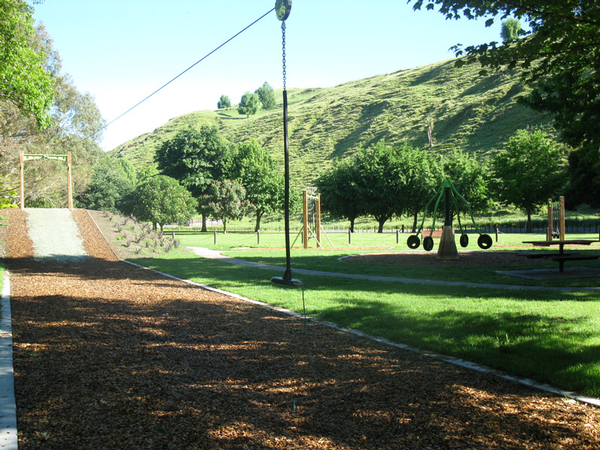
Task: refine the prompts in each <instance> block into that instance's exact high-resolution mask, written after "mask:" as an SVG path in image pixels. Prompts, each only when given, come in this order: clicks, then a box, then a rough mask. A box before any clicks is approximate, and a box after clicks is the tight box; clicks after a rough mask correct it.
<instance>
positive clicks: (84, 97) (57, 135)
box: [0, 26, 104, 207]
mask: <svg viewBox="0 0 600 450" xmlns="http://www.w3.org/2000/svg"><path fill="white" fill-rule="evenodd" d="M30 40H31V48H32V49H34V50H35V51H36V52H38V53H39V54H40V55H44V65H45V67H46V69H47V71H48V73H49V74H50V75H51V78H52V83H53V85H54V98H53V102H52V105H51V108H50V110H49V114H50V117H51V121H50V122H49V125H48V126H47V127H46V128H44V129H40V128H39V127H38V123H37V120H36V119H35V118H34V117H32V116H30V115H24V114H22V113H20V111H18V109H17V108H16V106H15V105H14V104H11V103H10V102H9V101H7V100H5V99H2V96H1V95H0V171H2V172H3V173H8V174H9V180H10V182H11V184H12V185H17V184H18V183H19V178H18V173H15V172H14V171H12V168H13V167H18V151H17V149H19V150H25V152H26V153H42V154H46V153H60V154H65V153H66V152H71V154H72V167H73V170H72V183H73V186H72V187H73V198H74V200H75V201H77V200H78V198H79V196H80V195H81V193H82V192H83V191H85V189H86V186H87V184H88V183H89V181H90V179H91V176H92V172H93V167H94V165H95V164H96V163H97V161H99V160H100V159H101V156H102V151H101V150H100V147H99V145H98V143H99V141H100V139H101V134H99V133H96V134H94V132H95V131H97V130H98V129H99V128H101V127H102V126H103V124H104V121H103V120H102V117H101V115H100V112H99V111H98V108H97V107H96V104H95V103H94V100H93V98H92V97H91V96H90V95H89V94H81V93H80V92H79V91H78V90H77V88H76V87H75V85H74V84H73V82H72V80H71V78H70V77H69V75H67V74H62V73H61V68H62V67H61V60H60V56H59V54H58V52H57V51H56V50H55V49H54V48H53V41H52V39H51V38H50V36H49V35H48V33H47V32H46V29H45V27H43V26H39V27H37V29H36V33H35V35H33V36H30ZM25 179H26V183H25V201H26V204H29V202H36V204H40V205H47V206H54V207H61V206H65V205H66V203H67V198H66V192H67V186H66V183H67V179H66V176H65V165H64V163H56V162H49V161H37V162H31V163H28V164H26V166H25Z"/></svg>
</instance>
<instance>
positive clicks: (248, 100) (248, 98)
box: [238, 92, 260, 118]
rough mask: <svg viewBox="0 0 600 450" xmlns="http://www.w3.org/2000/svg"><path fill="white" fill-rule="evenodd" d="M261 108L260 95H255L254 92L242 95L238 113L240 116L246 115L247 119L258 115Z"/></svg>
mask: <svg viewBox="0 0 600 450" xmlns="http://www.w3.org/2000/svg"><path fill="white" fill-rule="evenodd" d="M259 106H260V101H259V100H258V95H256V94H253V93H252V92H246V93H245V94H244V95H242V99H241V100H240V104H239V105H238V112H239V113H240V114H245V115H246V118H248V117H250V115H252V114H256V112H257V111H258V107H259Z"/></svg>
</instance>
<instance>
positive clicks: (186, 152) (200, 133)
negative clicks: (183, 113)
mask: <svg viewBox="0 0 600 450" xmlns="http://www.w3.org/2000/svg"><path fill="white" fill-rule="evenodd" d="M229 152H230V144H229V143H228V142H227V141H225V140H224V139H223V138H221V136H219V132H218V129H217V127H214V126H208V125H203V126H202V127H201V128H200V129H197V128H195V127H193V126H190V127H188V128H185V129H183V130H181V131H179V132H178V133H177V134H176V135H175V137H173V138H172V139H170V140H168V141H165V142H163V144H162V145H161V146H160V147H159V148H158V150H157V152H156V156H155V160H156V163H157V165H158V169H159V170H160V171H161V173H162V174H163V175H167V176H170V177H172V178H175V179H176V180H179V182H180V183H181V184H182V185H183V186H184V187H185V188H187V189H188V190H189V191H190V192H191V193H192V194H193V195H194V197H195V198H200V197H201V196H202V195H204V194H205V193H206V190H207V189H208V187H209V186H210V185H211V183H212V182H213V181H214V180H219V179H221V178H222V176H223V173H224V170H225V166H226V161H228V159H229ZM202 219H203V220H202V231H206V214H205V213H203V214H202Z"/></svg>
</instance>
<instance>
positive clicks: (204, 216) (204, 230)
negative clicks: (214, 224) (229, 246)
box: [200, 213, 207, 233]
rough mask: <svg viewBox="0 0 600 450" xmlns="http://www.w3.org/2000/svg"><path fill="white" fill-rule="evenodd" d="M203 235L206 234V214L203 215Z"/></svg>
mask: <svg viewBox="0 0 600 450" xmlns="http://www.w3.org/2000/svg"><path fill="white" fill-rule="evenodd" d="M200 231H201V232H202V233H206V231H207V230H206V214H205V213H202V229H201V230H200Z"/></svg>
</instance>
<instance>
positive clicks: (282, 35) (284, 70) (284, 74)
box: [281, 22, 287, 89]
mask: <svg viewBox="0 0 600 450" xmlns="http://www.w3.org/2000/svg"><path fill="white" fill-rule="evenodd" d="M281 46H282V55H283V89H285V85H286V81H287V71H286V66H285V22H281Z"/></svg>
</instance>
